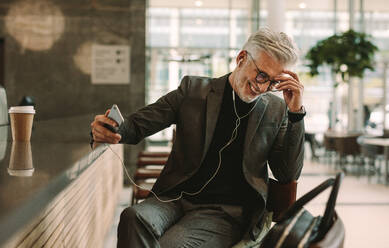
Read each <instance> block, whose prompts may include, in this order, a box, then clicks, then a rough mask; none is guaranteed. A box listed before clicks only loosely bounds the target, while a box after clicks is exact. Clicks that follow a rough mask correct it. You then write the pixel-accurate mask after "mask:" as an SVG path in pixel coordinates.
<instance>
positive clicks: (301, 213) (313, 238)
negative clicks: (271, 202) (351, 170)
mask: <svg viewBox="0 0 389 248" xmlns="http://www.w3.org/2000/svg"><path fill="white" fill-rule="evenodd" d="M343 176H344V174H343V173H339V174H338V175H337V176H336V179H333V178H330V179H328V180H326V181H324V182H323V183H322V184H320V185H319V186H317V187H316V188H314V189H313V190H311V191H310V192H308V193H306V194H305V195H303V196H302V197H301V198H300V199H298V200H297V201H296V202H295V203H294V204H293V205H292V206H291V207H290V208H289V209H288V210H287V211H286V212H285V214H284V215H282V216H281V218H280V221H279V222H278V223H277V224H275V225H274V226H273V227H272V228H271V229H270V231H269V232H268V233H267V234H266V236H265V237H264V239H263V241H262V243H261V246H260V247H261V248H297V247H299V248H300V247H301V248H307V247H309V246H310V244H313V243H316V242H318V241H320V240H322V239H323V238H324V237H325V235H326V234H327V233H328V231H329V230H330V228H331V227H332V226H333V223H334V220H335V217H336V215H335V203H336V198H337V195H338V191H339V186H340V183H341V181H342V179H343ZM330 186H333V187H332V191H331V194H330V197H329V199H328V201H327V205H326V209H325V212H324V215H323V217H321V216H316V217H314V216H312V214H311V213H309V211H307V210H305V209H304V208H303V207H304V205H305V204H307V203H308V202H309V201H311V200H312V199H313V198H315V197H316V196H317V195H319V194H320V193H321V192H323V191H324V190H325V189H327V188H328V187H330ZM343 235H344V233H343Z"/></svg>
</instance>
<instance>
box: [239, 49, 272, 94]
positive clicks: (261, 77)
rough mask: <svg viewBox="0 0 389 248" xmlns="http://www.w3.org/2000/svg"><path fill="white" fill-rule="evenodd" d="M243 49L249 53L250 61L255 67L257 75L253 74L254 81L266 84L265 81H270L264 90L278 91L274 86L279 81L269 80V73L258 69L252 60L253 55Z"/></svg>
mask: <svg viewBox="0 0 389 248" xmlns="http://www.w3.org/2000/svg"><path fill="white" fill-rule="evenodd" d="M245 51H246V53H247V54H248V55H249V57H250V58H251V61H252V62H253V64H254V66H255V68H257V75H256V76H255V82H256V83H257V84H266V83H267V82H269V81H270V84H269V86H268V87H267V89H266V91H272V92H276V91H280V90H278V89H276V88H275V86H276V85H278V84H279V83H280V81H277V80H270V77H269V75H268V74H267V73H266V72H264V71H262V70H260V69H259V67H258V66H257V64H255V60H254V58H253V56H252V55H251V53H250V52H249V51H247V50H245ZM258 77H259V78H258Z"/></svg>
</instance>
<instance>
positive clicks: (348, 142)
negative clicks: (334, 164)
mask: <svg viewBox="0 0 389 248" xmlns="http://www.w3.org/2000/svg"><path fill="white" fill-rule="evenodd" d="M357 138H358V136H347V137H339V138H336V139H335V149H336V152H337V153H338V157H339V160H338V164H339V165H340V167H341V169H343V170H345V171H346V167H345V166H346V164H347V156H352V157H353V162H354V163H355V159H356V157H359V156H360V154H361V149H360V145H359V144H358V142H357Z"/></svg>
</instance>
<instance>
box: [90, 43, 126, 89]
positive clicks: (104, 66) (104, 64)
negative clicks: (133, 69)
mask: <svg viewBox="0 0 389 248" xmlns="http://www.w3.org/2000/svg"><path fill="white" fill-rule="evenodd" d="M91 76H92V84H129V83H130V47H129V46H124V45H97V44H94V45H92V75H91Z"/></svg>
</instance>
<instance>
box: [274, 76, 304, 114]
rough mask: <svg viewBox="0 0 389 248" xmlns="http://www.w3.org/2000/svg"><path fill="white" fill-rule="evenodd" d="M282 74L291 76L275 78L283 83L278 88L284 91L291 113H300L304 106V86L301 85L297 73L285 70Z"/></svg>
mask: <svg viewBox="0 0 389 248" xmlns="http://www.w3.org/2000/svg"><path fill="white" fill-rule="evenodd" d="M282 73H284V74H288V75H290V77H289V76H288V75H282V74H281V75H279V76H276V77H275V78H274V80H278V81H280V82H281V83H280V84H279V85H278V86H277V89H278V90H282V93H283V94H284V100H285V102H286V105H288V108H289V111H291V112H299V111H300V109H301V106H302V105H303V92H304V86H303V85H302V84H301V83H300V80H299V78H298V76H297V74H296V73H294V72H291V71H288V70H283V71H282Z"/></svg>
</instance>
